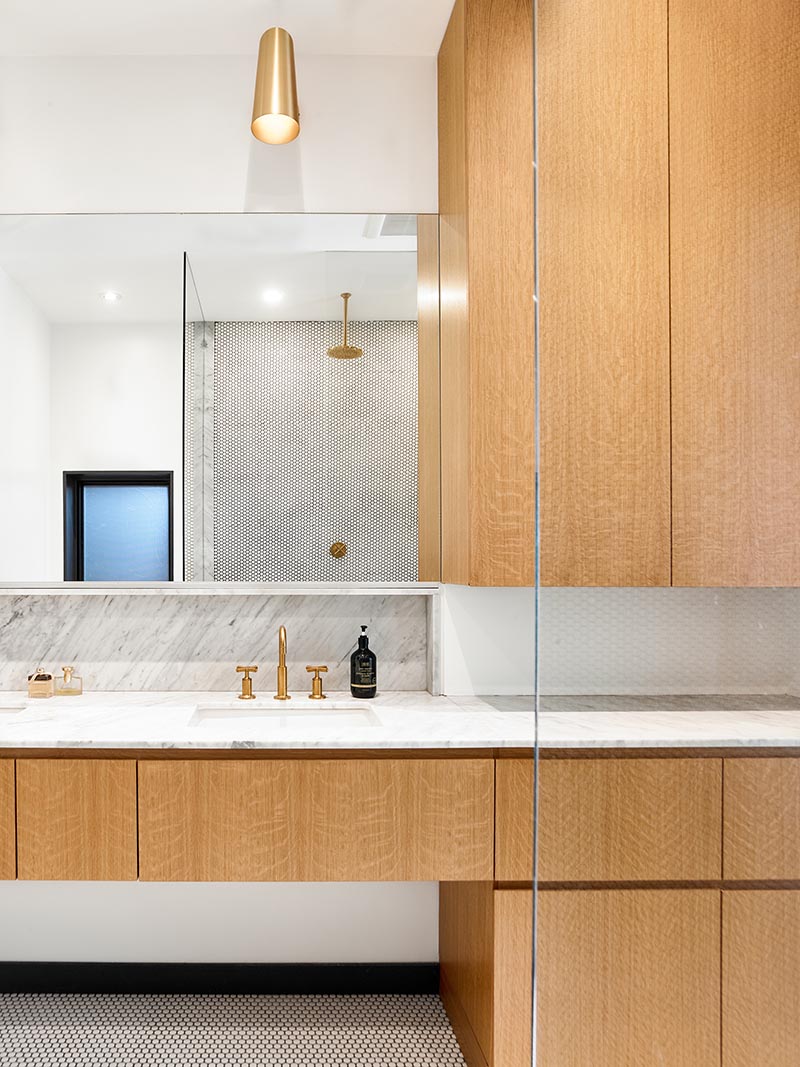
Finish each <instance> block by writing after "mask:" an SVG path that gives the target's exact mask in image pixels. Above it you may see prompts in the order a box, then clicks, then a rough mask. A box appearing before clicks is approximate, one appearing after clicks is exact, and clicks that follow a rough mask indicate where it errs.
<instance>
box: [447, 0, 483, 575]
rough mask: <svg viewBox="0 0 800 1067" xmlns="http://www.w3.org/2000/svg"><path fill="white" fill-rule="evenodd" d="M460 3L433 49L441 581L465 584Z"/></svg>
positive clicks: (466, 397)
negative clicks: (436, 87)
mask: <svg viewBox="0 0 800 1067" xmlns="http://www.w3.org/2000/svg"><path fill="white" fill-rule="evenodd" d="M465 2H466V0H456V3H455V6H454V7H453V12H452V15H451V16H450V22H449V24H448V27H447V32H446V33H445V35H444V39H443V41H442V47H441V49H440V51H439V60H438V77H439V242H440V272H441V310H440V314H441V326H440V329H441V353H440V359H441V398H442V405H441V410H442V416H441V418H442V421H441V433H442V581H444V582H454V583H457V584H459V585H468V584H469V581H470V541H471V536H470V515H471V503H470V502H471V494H472V492H474V490H475V488H476V487H474V486H472V484H471V471H470V463H469V455H470V444H469V442H470V414H471V413H470V347H469V319H468V293H467V284H468V281H467V280H468V260H467V236H468V234H467V200H468V194H467V115H466V28H465V10H464V9H465Z"/></svg>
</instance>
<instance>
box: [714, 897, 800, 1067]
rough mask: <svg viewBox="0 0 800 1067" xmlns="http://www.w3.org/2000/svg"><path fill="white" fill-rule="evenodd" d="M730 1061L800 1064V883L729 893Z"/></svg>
mask: <svg viewBox="0 0 800 1067" xmlns="http://www.w3.org/2000/svg"><path fill="white" fill-rule="evenodd" d="M722 917H723V923H722V952H723V955H722V1067H766V1065H767V1064H768V1065H769V1067H796V1065H797V1062H798V1057H799V1056H800V1052H799V1051H798V1050H800V890H744V891H738V890H737V891H735V892H725V893H723V895H722Z"/></svg>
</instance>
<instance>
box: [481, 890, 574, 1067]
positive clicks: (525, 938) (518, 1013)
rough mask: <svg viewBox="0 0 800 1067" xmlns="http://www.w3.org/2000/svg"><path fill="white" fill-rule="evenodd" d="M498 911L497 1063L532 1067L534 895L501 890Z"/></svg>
mask: <svg viewBox="0 0 800 1067" xmlns="http://www.w3.org/2000/svg"><path fill="white" fill-rule="evenodd" d="M494 908H495V925H494V989H495V994H494V1063H495V1064H496V1065H497V1067H500V1065H501V1064H502V1067H530V1063H531V978H532V959H531V956H532V946H533V892H532V891H531V890H522V889H515V890H500V891H498V892H496V893H495V895H494ZM561 1062H562V1063H566V1062H567V1061H566V1060H562V1061H561Z"/></svg>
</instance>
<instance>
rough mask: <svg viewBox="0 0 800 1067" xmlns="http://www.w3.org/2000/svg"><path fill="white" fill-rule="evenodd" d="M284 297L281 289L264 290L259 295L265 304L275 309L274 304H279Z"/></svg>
mask: <svg viewBox="0 0 800 1067" xmlns="http://www.w3.org/2000/svg"><path fill="white" fill-rule="evenodd" d="M284 295H285V294H284V292H283V290H281V289H265V290H264V292H263V293H262V294H261V299H262V300H263V301H264V303H265V304H269V306H270V307H275V305H276V304H280V302H281V301H282V300H283V298H284Z"/></svg>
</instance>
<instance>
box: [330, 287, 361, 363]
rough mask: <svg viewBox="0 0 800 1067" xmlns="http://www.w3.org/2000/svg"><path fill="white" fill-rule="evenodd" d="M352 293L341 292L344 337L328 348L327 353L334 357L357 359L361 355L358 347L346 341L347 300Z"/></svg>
mask: <svg viewBox="0 0 800 1067" xmlns="http://www.w3.org/2000/svg"><path fill="white" fill-rule="evenodd" d="M352 295H353V294H352V293H342V300H344V337H343V338H342V343H341V344H340V345H334V346H333V347H332V348H329V349H328V355H329V356H332V357H333V358H334V359H358V357H359V356H360V355H362V351H361V349H360V348H356V346H355V345H349V344H348V343H347V301H348V300H349V299H350V297H351V296H352Z"/></svg>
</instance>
